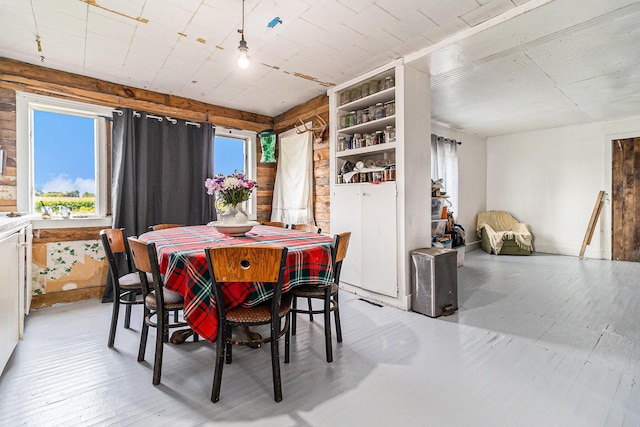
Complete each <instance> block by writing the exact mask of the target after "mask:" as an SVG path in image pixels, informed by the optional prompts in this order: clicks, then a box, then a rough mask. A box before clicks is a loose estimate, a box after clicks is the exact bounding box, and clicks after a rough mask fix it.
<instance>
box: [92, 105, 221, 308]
mask: <svg viewBox="0 0 640 427" xmlns="http://www.w3.org/2000/svg"><path fill="white" fill-rule="evenodd" d="M174 122H175V123H174ZM214 135H215V128H214V127H213V126H212V125H211V123H198V126H195V125H193V124H187V123H186V122H185V121H184V120H177V121H176V120H173V119H172V120H168V119H166V118H163V120H161V121H160V120H158V119H157V118H152V117H148V115H147V114H146V113H143V112H139V113H134V112H133V111H132V110H130V109H123V110H122V112H116V113H114V115H113V130H112V142H111V162H112V172H111V185H112V192H111V199H112V212H113V227H114V228H124V229H125V232H126V234H127V236H138V235H140V234H142V233H144V232H145V231H147V228H148V227H149V226H150V225H154V224H159V223H177V224H185V225H199V224H206V223H208V222H209V221H213V220H215V208H214V200H213V197H212V196H209V195H207V193H206V189H205V187H204V181H205V179H206V178H207V177H212V176H213V138H214ZM123 267H124V266H123ZM111 293H112V289H111V283H110V280H109V281H108V282H107V288H106V290H105V294H104V296H103V300H110V299H111Z"/></svg>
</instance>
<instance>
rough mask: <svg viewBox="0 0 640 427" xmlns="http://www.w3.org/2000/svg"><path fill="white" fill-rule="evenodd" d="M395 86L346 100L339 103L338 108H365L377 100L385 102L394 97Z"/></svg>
mask: <svg viewBox="0 0 640 427" xmlns="http://www.w3.org/2000/svg"><path fill="white" fill-rule="evenodd" d="M395 95H396V88H395V87H390V88H389V89H385V90H381V91H379V92H376V93H373V94H371V95H368V96H365V97H364V98H360V99H357V100H355V101H351V102H348V103H346V104H344V105H340V106H339V107H338V110H340V111H347V112H348V111H356V110H360V109H362V108H367V107H370V106H372V105H376V104H377V103H378V102H383V103H384V102H387V101H391V100H392V99H394V98H395Z"/></svg>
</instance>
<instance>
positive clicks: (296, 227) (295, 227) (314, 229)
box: [290, 224, 322, 234]
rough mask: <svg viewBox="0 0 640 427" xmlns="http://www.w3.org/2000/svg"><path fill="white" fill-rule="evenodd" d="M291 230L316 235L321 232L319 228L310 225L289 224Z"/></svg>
mask: <svg viewBox="0 0 640 427" xmlns="http://www.w3.org/2000/svg"><path fill="white" fill-rule="evenodd" d="M290 228H291V229H292V230H300V231H308V232H309V233H318V234H320V232H321V231H322V230H321V229H320V227H317V226H315V225H311V224H291V226H290Z"/></svg>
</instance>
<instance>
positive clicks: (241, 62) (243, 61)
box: [238, 50, 249, 70]
mask: <svg viewBox="0 0 640 427" xmlns="http://www.w3.org/2000/svg"><path fill="white" fill-rule="evenodd" d="M238 67H240V68H242V69H243V70H244V69H247V68H249V58H248V57H247V51H246V50H240V56H238Z"/></svg>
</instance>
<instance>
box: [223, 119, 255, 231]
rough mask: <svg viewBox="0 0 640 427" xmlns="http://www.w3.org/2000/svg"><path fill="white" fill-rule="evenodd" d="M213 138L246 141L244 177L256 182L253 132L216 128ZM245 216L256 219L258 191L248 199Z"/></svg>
mask: <svg viewBox="0 0 640 427" xmlns="http://www.w3.org/2000/svg"><path fill="white" fill-rule="evenodd" d="M215 136H229V137H235V138H238V139H244V140H245V141H246V143H245V176H246V177H247V178H248V179H251V180H254V181H256V182H258V176H257V160H256V156H257V152H256V134H255V132H251V131H248V130H240V129H233V128H225V127H222V126H216V134H215ZM214 141H215V139H214ZM214 144H215V142H214ZM247 214H248V215H249V219H250V220H254V221H255V220H256V219H257V218H258V190H257V189H256V190H254V191H253V194H252V195H251V197H250V198H249V201H248V202H247Z"/></svg>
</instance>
